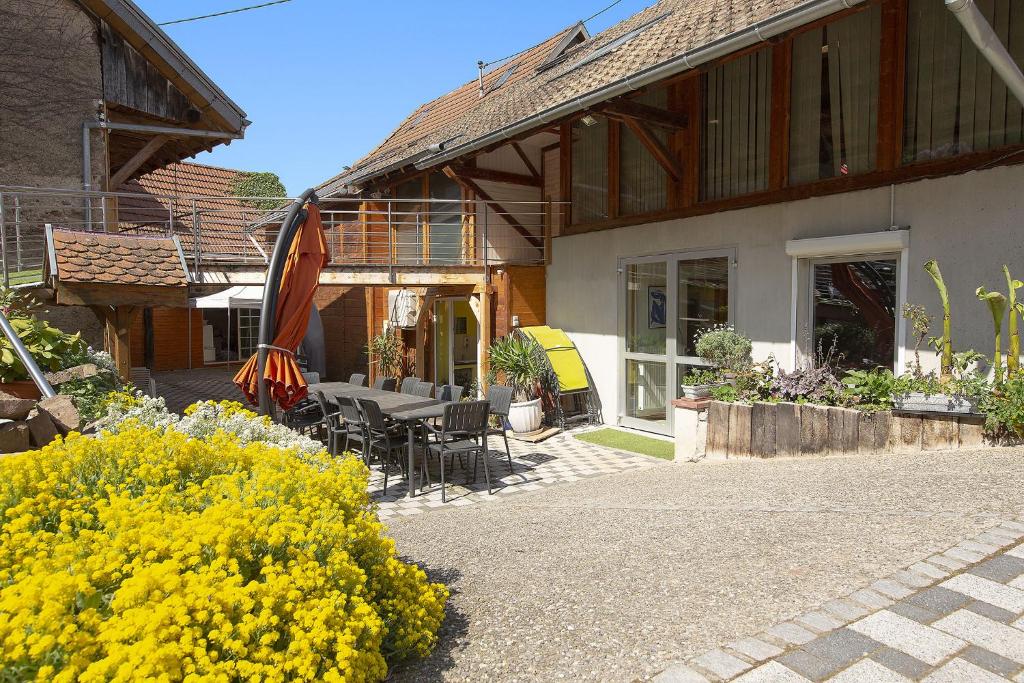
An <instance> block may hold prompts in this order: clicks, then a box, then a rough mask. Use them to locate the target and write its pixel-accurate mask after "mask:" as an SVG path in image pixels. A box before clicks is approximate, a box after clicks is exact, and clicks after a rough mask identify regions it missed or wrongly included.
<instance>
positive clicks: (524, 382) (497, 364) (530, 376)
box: [490, 335, 544, 401]
mask: <svg viewBox="0 0 1024 683" xmlns="http://www.w3.org/2000/svg"><path fill="white" fill-rule="evenodd" d="M542 353H543V349H541V347H540V345H539V344H538V343H537V342H536V341H534V340H533V339H530V338H528V337H522V336H517V335H509V336H508V337H502V338H500V339H496V340H494V342H493V343H492V344H491V348H490V356H491V371H492V372H493V373H495V375H498V376H500V377H501V378H502V380H503V382H504V384H505V386H507V387H509V388H510V389H512V391H513V393H514V394H515V396H516V400H519V401H530V400H532V399H534V398H536V396H537V386H538V384H539V383H540V380H541V377H542V375H543V374H544V365H543V361H542V360H541V354H542Z"/></svg>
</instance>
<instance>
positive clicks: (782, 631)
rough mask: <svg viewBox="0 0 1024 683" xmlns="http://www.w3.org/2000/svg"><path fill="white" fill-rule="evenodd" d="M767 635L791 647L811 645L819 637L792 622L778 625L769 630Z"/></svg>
mask: <svg viewBox="0 0 1024 683" xmlns="http://www.w3.org/2000/svg"><path fill="white" fill-rule="evenodd" d="M766 633H767V634H768V635H770V636H773V637H775V638H777V639H778V640H780V641H783V642H785V643H789V644H791V645H803V644H804V643H809V642H811V641H812V640H814V639H815V638H817V637H818V636H817V635H816V634H815V633H812V632H811V631H808V630H807V629H805V628H804V627H803V626H800V625H799V624H794V623H793V622H791V621H785V622H783V623H781V624H776V625H775V626H772V627H771V628H770V629H768V630H767V631H766Z"/></svg>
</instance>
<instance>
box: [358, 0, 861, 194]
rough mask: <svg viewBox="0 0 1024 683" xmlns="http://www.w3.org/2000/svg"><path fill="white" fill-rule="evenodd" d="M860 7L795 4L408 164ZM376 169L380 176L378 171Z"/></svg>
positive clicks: (817, 1)
mask: <svg viewBox="0 0 1024 683" xmlns="http://www.w3.org/2000/svg"><path fill="white" fill-rule="evenodd" d="M863 2H865V0H809V1H808V2H805V3H802V4H800V5H797V6H796V7H794V8H792V9H789V10H787V11H785V12H780V13H778V14H776V15H775V16H773V17H770V18H768V19H765V20H764V21H761V22H758V23H756V24H754V25H753V26H749V27H747V28H745V29H742V30H740V31H735V32H733V33H729V34H726V35H724V36H722V37H721V38H719V39H717V40H713V41H711V42H710V43H706V44H704V45H702V46H700V47H696V48H694V49H692V50H687V51H686V52H682V53H680V54H678V55H676V56H675V57H672V58H671V59H668V60H666V61H664V62H661V63H659V64H655V65H653V66H650V67H647V68H646V69H643V70H642V71H640V72H638V73H636V74H633V75H627V76H624V77H622V78H619V79H617V80H615V81H612V82H611V83H609V84H608V85H606V86H603V87H601V88H598V89H596V90H592V91H590V92H589V93H586V94H584V95H580V96H579V97H576V98H574V99H572V100H571V101H569V102H564V103H562V104H558V105H556V106H553V107H549V108H548V109H545V110H543V111H541V112H538V113H536V114H533V115H532V116H528V117H527V118H525V119H520V120H519V121H516V122H514V123H511V124H508V125H506V126H504V127H502V128H499V129H498V130H496V131H494V132H492V133H489V134H487V135H484V136H483V137H479V138H476V139H475V140H471V141H469V142H466V143H463V144H461V145H453V146H451V147H448V146H446V147H445V148H444V150H443V151H441V152H439V153H437V154H433V155H431V156H428V157H424V158H421V159H418V160H415V161H414V162H413V163H414V165H415V166H416V168H418V169H420V170H422V169H425V168H429V167H431V166H436V165H438V164H441V163H444V162H446V161H450V160H451V159H455V158H457V157H460V156H463V155H464V154H467V153H468V152H471V151H475V150H477V149H480V148H482V147H488V146H490V145H493V144H495V143H500V142H502V141H503V140H506V139H508V138H511V137H515V136H517V135H520V134H524V133H528V132H530V131H531V130H532V129H534V128H537V127H538V126H542V125H545V124H549V123H552V122H553V121H556V120H560V119H562V118H564V117H566V116H568V115H570V114H574V113H576V112H578V111H582V110H584V109H588V108H590V107H592V106H594V105H597V104H599V103H601V102H604V101H605V100H609V99H611V98H613V97H618V96H619V95H624V94H626V93H628V92H631V91H633V90H637V89H639V88H642V87H644V86H647V85H650V84H651V83H656V82H658V81H661V80H663V79H665V78H668V77H669V76H674V75H676V74H679V73H682V72H683V71H687V70H689V69H693V68H694V67H696V66H698V65H700V64H704V63H706V62H709V61H711V60H713V59H717V58H718V57H722V56H725V55H727V54H731V53H733V52H736V51H737V50H741V49H743V48H746V47H750V46H751V45H756V44H757V43H761V42H767V40H768V39H769V38H772V37H774V36H777V35H779V34H781V33H785V32H786V31H789V30H792V29H794V28H798V27H800V26H803V25H804V24H808V23H810V22H812V21H816V20H818V19H822V18H824V17H827V16H828V15H830V14H833V13H834V12H838V11H840V10H843V9H850V8H852V7H854V6H856V5H859V4H862V3H863ZM396 163H400V162H396ZM406 163H408V162H406ZM391 165H392V166H394V165H395V164H394V163H393V164H391ZM381 170H382V171H383V170H384V169H381ZM374 175H376V173H374V172H372V171H371V172H369V173H364V174H363V175H361V176H356V177H354V178H352V179H350V180H346V183H347V184H349V185H357V184H359V183H360V182H363V181H365V180H368V179H369V178H371V177H373V176H374Z"/></svg>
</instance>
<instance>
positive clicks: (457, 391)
mask: <svg viewBox="0 0 1024 683" xmlns="http://www.w3.org/2000/svg"><path fill="white" fill-rule="evenodd" d="M463 391H465V390H464V389H463V388H462V387H460V386H459V385H458V384H445V385H444V386H442V387H439V388H438V390H437V398H438V400H441V401H451V402H452V403H458V402H459V401H461V400H462V392H463Z"/></svg>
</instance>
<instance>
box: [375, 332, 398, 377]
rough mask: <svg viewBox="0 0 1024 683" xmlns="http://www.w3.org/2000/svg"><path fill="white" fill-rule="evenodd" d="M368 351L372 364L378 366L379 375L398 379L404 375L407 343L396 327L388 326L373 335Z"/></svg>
mask: <svg viewBox="0 0 1024 683" xmlns="http://www.w3.org/2000/svg"><path fill="white" fill-rule="evenodd" d="M366 351H367V353H368V354H369V356H370V364H371V365H375V366H377V374H378V376H380V377H394V378H395V379H398V378H399V377H400V376H401V375H402V370H403V368H404V365H405V345H404V344H403V343H402V337H401V336H400V335H399V334H398V332H397V330H396V329H395V328H394V327H388V328H387V329H386V330H384V331H383V332H381V333H380V334H378V335H377V336H376V337H372V338H371V339H370V341H369V342H368V343H367V345H366Z"/></svg>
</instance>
